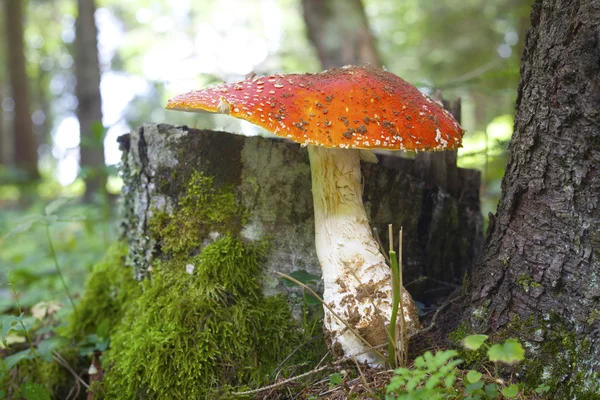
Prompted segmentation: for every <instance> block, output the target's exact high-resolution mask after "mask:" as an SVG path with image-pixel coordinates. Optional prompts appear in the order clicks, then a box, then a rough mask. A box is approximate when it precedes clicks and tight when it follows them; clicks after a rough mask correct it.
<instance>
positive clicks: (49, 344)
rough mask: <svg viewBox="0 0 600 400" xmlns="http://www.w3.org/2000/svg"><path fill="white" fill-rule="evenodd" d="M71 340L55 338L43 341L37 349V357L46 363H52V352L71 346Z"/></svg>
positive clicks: (60, 337)
mask: <svg viewBox="0 0 600 400" xmlns="http://www.w3.org/2000/svg"><path fill="white" fill-rule="evenodd" d="M69 343H70V342H69V339H67V338H66V337H62V336H53V337H51V338H49V339H45V340H42V341H41V342H40V344H39V345H38V347H37V352H36V353H37V355H38V356H40V357H41V358H42V359H43V360H44V361H46V362H51V361H52V351H53V350H54V349H57V348H60V347H62V346H65V345H67V344H69Z"/></svg>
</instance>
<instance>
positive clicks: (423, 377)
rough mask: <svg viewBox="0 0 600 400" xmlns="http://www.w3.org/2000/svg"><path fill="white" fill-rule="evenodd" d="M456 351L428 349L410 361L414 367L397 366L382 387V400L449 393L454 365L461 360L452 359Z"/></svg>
mask: <svg viewBox="0 0 600 400" xmlns="http://www.w3.org/2000/svg"><path fill="white" fill-rule="evenodd" d="M457 355H458V352H457V351H456V350H444V351H438V352H436V353H435V354H433V353H431V352H430V351H428V352H426V353H425V354H423V355H422V356H419V357H417V358H416V359H415V361H414V368H397V369H396V370H395V371H394V373H395V375H394V377H393V378H392V379H391V380H390V383H389V385H388V386H387V388H386V396H385V398H386V400H391V399H403V400H416V399H444V398H447V397H446V396H445V395H446V394H451V393H453V391H454V390H453V387H454V383H455V382H456V374H457V372H458V371H457V369H456V366H457V365H459V364H461V363H462V362H463V361H462V360H458V359H454V358H455V357H456V356H457Z"/></svg>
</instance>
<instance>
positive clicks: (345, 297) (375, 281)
mask: <svg viewBox="0 0 600 400" xmlns="http://www.w3.org/2000/svg"><path fill="white" fill-rule="evenodd" d="M308 153H309V156H310V165H311V174H312V191H313V200H314V212H315V242H316V249H317V257H318V259H319V262H320V264H321V269H322V272H323V282H324V292H323V300H324V301H325V303H326V304H327V305H328V306H329V307H330V308H331V309H332V310H333V311H334V312H335V314H337V317H336V316H335V315H333V314H332V313H331V312H330V311H329V310H328V309H327V307H325V318H324V330H325V336H326V338H327V340H328V345H329V346H330V349H331V351H332V353H333V354H335V355H336V356H337V357H348V356H356V359H357V360H358V361H359V362H367V363H369V364H370V365H372V366H377V365H382V364H384V363H385V360H382V359H381V357H380V356H379V355H378V354H377V353H376V352H375V351H372V350H369V346H367V345H366V343H364V341H363V340H361V338H359V337H357V334H359V335H360V336H361V337H362V338H363V339H364V340H365V341H366V342H368V343H369V345H371V347H375V346H378V345H381V344H384V343H386V342H387V340H388V326H389V323H390V322H389V321H390V316H391V313H392V280H391V270H390V268H389V267H388V266H387V264H386V262H385V258H384V257H383V255H382V254H381V252H380V251H379V246H378V244H377V242H376V241H375V239H374V238H373V235H372V234H371V228H370V226H369V221H368V219H367V215H366V212H365V209H364V206H363V201H362V183H361V170H360V155H359V151H358V150H348V149H327V148H323V147H313V146H309V147H308ZM402 300H403V305H404V310H403V312H404V320H405V328H406V332H407V334H410V333H411V332H414V331H415V330H417V329H419V328H420V325H419V319H418V314H417V310H416V307H415V304H414V302H413V300H412V298H411V297H410V294H408V292H407V291H406V290H404V289H403V290H402ZM338 317H339V318H341V319H343V320H344V322H342V321H340V319H339V318H338ZM400 320H401V317H400V315H399V317H398V324H399V322H400ZM348 326H350V327H351V328H352V330H351V329H349V328H348ZM353 331H354V332H353ZM400 343H404V341H403V340H402V339H401V340H400ZM382 350H383V349H382Z"/></svg>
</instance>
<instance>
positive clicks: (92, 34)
mask: <svg viewBox="0 0 600 400" xmlns="http://www.w3.org/2000/svg"><path fill="white" fill-rule="evenodd" d="M77 5H78V10H79V14H78V16H77V21H76V24H75V30H76V39H75V73H76V77H77V87H76V90H75V91H76V94H77V100H78V102H79V106H78V107H77V118H78V119H79V132H80V135H81V168H82V169H85V171H84V176H85V177H86V178H85V183H86V191H85V198H86V200H87V201H90V200H91V198H92V195H93V194H94V193H98V192H101V193H103V192H104V191H105V186H106V174H105V171H104V143H103V141H104V130H103V128H102V98H101V96H100V65H99V62H98V38H97V36H98V32H97V29H96V21H95V20H94V13H95V12H96V6H95V4H94V0H78V1H77Z"/></svg>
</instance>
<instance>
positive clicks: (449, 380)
mask: <svg viewBox="0 0 600 400" xmlns="http://www.w3.org/2000/svg"><path fill="white" fill-rule="evenodd" d="M455 382H456V374H455V373H452V374H450V375H448V376H447V377H446V378H445V379H444V386H446V387H447V388H451V387H453V386H454V383H455Z"/></svg>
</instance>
